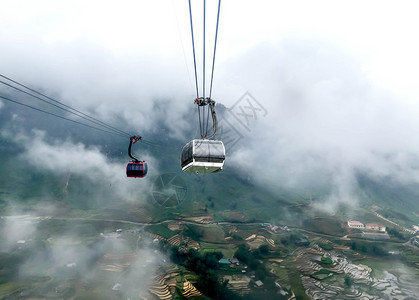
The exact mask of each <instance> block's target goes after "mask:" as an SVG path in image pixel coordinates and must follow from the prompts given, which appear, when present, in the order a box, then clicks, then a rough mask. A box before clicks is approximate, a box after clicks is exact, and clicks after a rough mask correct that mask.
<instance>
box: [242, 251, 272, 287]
mask: <svg viewBox="0 0 419 300" xmlns="http://www.w3.org/2000/svg"><path fill="white" fill-rule="evenodd" d="M268 254H269V247H268V245H261V246H260V247H259V248H258V249H255V250H253V251H251V250H250V249H249V248H248V247H247V246H246V245H244V244H242V245H240V246H239V248H238V249H237V250H236V252H235V253H234V257H236V258H237V259H238V260H239V261H241V262H242V263H245V264H246V265H248V266H249V268H250V269H251V270H253V271H255V274H256V277H257V278H258V279H260V280H265V279H266V278H267V277H268V276H270V274H269V272H268V270H266V268H265V266H264V265H263V263H261V262H260V259H261V258H263V257H265V256H267V255H268Z"/></svg>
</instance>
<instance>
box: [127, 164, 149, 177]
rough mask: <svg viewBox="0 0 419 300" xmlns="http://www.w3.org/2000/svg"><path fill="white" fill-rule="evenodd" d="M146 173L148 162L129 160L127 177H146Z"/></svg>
mask: <svg viewBox="0 0 419 300" xmlns="http://www.w3.org/2000/svg"><path fill="white" fill-rule="evenodd" d="M146 175H147V163H146V162H129V163H128V164H127V177H145V176H146Z"/></svg>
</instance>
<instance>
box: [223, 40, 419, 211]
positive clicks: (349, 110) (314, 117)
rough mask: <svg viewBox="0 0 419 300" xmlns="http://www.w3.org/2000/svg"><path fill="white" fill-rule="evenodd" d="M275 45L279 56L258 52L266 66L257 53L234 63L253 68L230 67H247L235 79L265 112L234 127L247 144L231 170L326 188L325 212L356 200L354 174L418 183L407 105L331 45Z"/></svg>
mask: <svg viewBox="0 0 419 300" xmlns="http://www.w3.org/2000/svg"><path fill="white" fill-rule="evenodd" d="M281 45H282V46H281V51H277V50H276V49H277V48H276V47H272V48H268V47H264V50H263V56H262V57H263V60H264V61H266V62H269V65H267V64H263V65H260V66H257V65H255V64H254V62H252V61H251V59H250V58H251V57H255V56H256V53H260V52H261V49H259V48H255V49H253V51H250V52H249V53H247V54H246V55H245V56H244V57H242V58H238V59H237V61H240V62H243V61H246V62H248V63H247V64H249V65H251V66H249V67H248V66H247V65H243V66H238V65H237V64H236V65H234V66H235V67H236V68H239V70H243V71H244V70H245V69H246V68H249V69H252V70H253V73H252V74H251V75H249V74H247V75H246V76H243V77H242V78H239V79H238V80H239V81H241V82H244V83H245V84H247V85H248V87H249V91H250V92H251V93H252V94H253V96H254V97H255V98H256V99H257V100H258V101H259V102H260V103H261V104H262V105H263V106H264V107H265V108H266V110H267V111H268V114H267V115H266V117H261V116H260V115H259V118H258V119H257V120H252V122H253V123H252V126H251V128H250V130H251V132H250V133H248V132H246V130H245V128H243V127H239V128H238V129H239V130H241V131H242V132H244V133H245V134H246V139H245V140H244V141H243V142H241V143H240V147H239V148H238V149H237V151H235V153H233V156H232V157H231V158H230V159H231V161H232V164H230V165H233V167H235V168H237V169H239V170H240V173H242V174H243V173H244V172H246V174H250V176H251V177H252V178H253V179H254V180H255V181H256V182H259V183H260V184H262V185H264V184H268V185H271V186H274V187H275V186H287V187H293V188H302V189H304V188H313V187H316V186H317V188H319V187H327V188H328V189H329V191H330V195H329V196H327V199H325V200H326V203H327V205H328V206H329V207H330V204H331V203H332V202H333V203H334V205H332V207H336V205H335V204H339V203H343V204H346V205H354V204H356V203H357V198H358V197H359V195H357V194H356V193H355V192H354V191H355V190H356V189H357V175H358V174H359V172H361V173H363V174H366V175H367V176H371V177H372V178H375V179H383V178H392V179H393V180H396V181H399V182H402V183H406V182H413V183H416V184H418V183H419V169H418V163H419V156H418V154H417V153H419V142H418V140H417V139H415V138H414V137H415V136H416V135H417V134H416V128H418V126H419V121H418V120H419V118H417V111H416V110H414V109H413V107H412V106H411V104H410V103H409V102H408V101H404V100H403V99H401V98H399V97H398V96H397V95H395V94H392V93H390V92H388V91H386V90H384V89H382V88H378V87H376V86H374V84H373V83H372V82H371V81H369V79H368V77H367V76H366V74H365V73H364V72H363V69H362V63H361V62H360V61H358V60H357V59H356V58H355V57H353V56H350V55H348V54H347V53H345V51H344V50H342V49H340V48H339V47H337V46H336V45H333V44H330V43H328V42H321V41H318V40H315V41H311V43H308V41H307V40H305V39H302V40H295V39H293V40H288V41H282V43H281ZM274 82H276V84H274ZM267 83H268V84H267ZM236 99H237V98H236ZM243 107H244V106H243ZM248 112H249V111H248ZM244 162H247V163H244ZM249 170H252V172H250V173H249Z"/></svg>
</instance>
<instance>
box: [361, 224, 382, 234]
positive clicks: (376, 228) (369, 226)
mask: <svg viewBox="0 0 419 300" xmlns="http://www.w3.org/2000/svg"><path fill="white" fill-rule="evenodd" d="M365 227H366V228H367V230H374V231H381V232H386V227H385V226H383V225H379V224H375V223H368V224H366V225H365Z"/></svg>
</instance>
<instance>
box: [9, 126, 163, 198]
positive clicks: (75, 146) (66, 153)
mask: <svg viewBox="0 0 419 300" xmlns="http://www.w3.org/2000/svg"><path fill="white" fill-rule="evenodd" d="M45 135H46V133H45V132H43V131H38V130H33V136H31V137H28V136H27V135H23V134H21V135H18V136H16V139H17V140H18V141H26V142H25V143H24V145H25V152H24V153H23V154H22V158H23V159H24V160H25V161H27V162H29V163H30V164H32V165H34V166H36V167H38V168H41V169H44V170H49V171H51V172H53V173H57V174H66V173H69V174H75V175H79V176H83V177H85V178H86V179H88V180H90V181H92V182H96V181H98V180H100V181H101V182H103V183H107V184H110V185H112V189H111V191H112V195H113V196H117V197H118V198H120V199H122V200H129V201H135V200H138V195H139V194H145V193H146V192H147V191H149V189H150V186H151V184H150V179H149V178H150V177H153V175H156V174H158V162H157V161H156V159H155V158H153V157H152V156H150V155H148V154H143V156H142V157H141V158H140V159H142V160H145V161H147V163H148V165H149V171H148V174H147V176H146V177H144V178H140V179H133V178H127V177H126V174H125V168H126V162H124V163H118V162H114V161H111V160H109V159H108V158H107V157H106V156H105V155H104V154H103V153H102V152H101V150H100V149H99V148H97V147H86V146H85V145H84V144H82V143H73V142H71V140H66V141H62V140H55V141H54V142H52V143H48V142H46V141H45ZM28 141H29V142H28ZM150 166H152V167H150ZM140 191H141V193H140ZM109 196H111V195H109ZM142 200H144V199H142Z"/></svg>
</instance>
